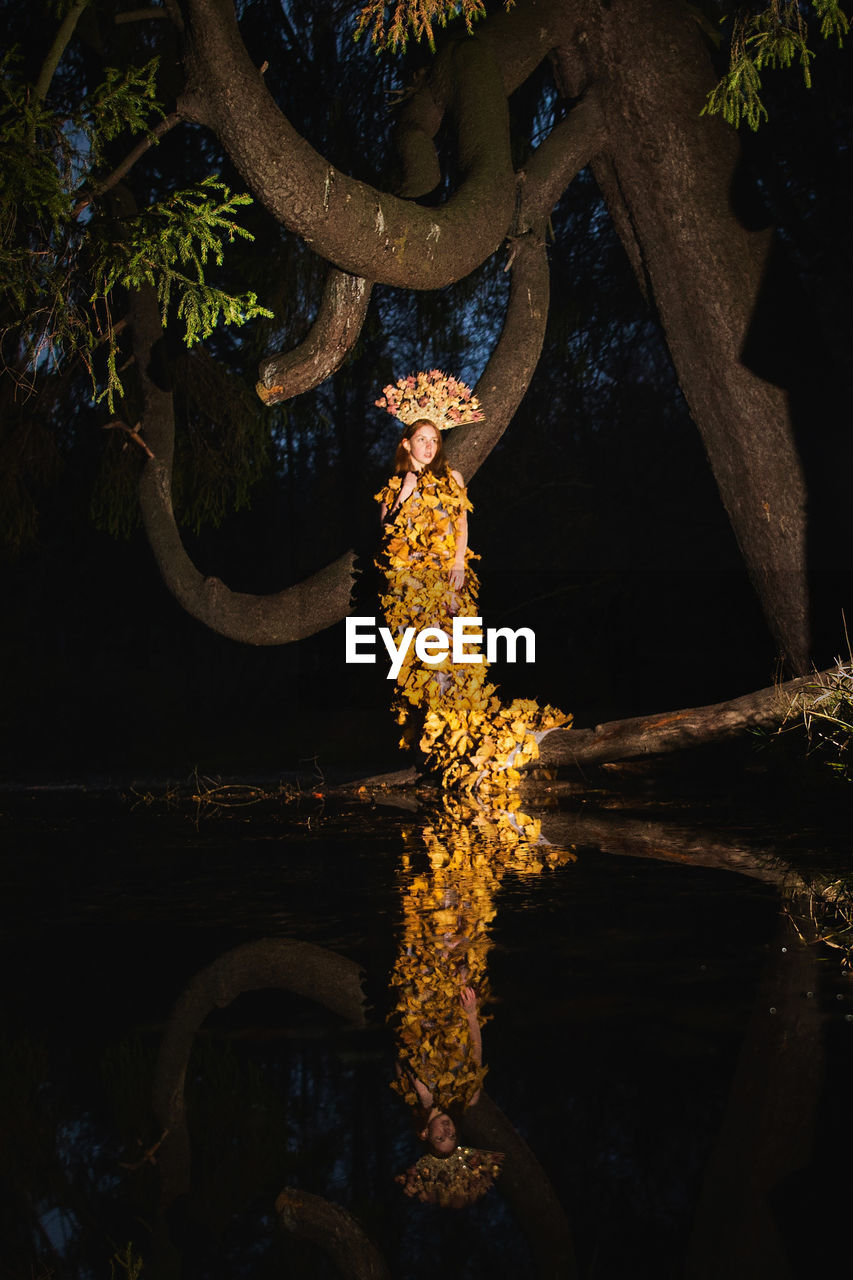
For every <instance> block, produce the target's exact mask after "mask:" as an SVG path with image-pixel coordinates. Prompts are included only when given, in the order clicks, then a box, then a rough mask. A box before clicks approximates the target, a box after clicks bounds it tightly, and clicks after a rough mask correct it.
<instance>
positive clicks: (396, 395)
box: [376, 369, 486, 431]
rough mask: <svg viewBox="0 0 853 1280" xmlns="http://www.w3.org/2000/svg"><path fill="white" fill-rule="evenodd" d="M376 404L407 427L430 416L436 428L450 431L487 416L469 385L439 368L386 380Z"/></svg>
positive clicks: (479, 420)
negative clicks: (387, 381) (391, 380)
mask: <svg viewBox="0 0 853 1280" xmlns="http://www.w3.org/2000/svg"><path fill="white" fill-rule="evenodd" d="M376 404H377V406H378V407H379V408H380V409H385V410H386V411H387V412H388V413H390V414H392V415H393V417H395V418H399V420H400V422H403V423H405V425H406V426H407V427H409V426H411V425H412V423H413V422H417V421H418V419H419V418H429V420H430V422H434V423H435V425H436V426H437V427H438V429H439V431H449V430H450V428H451V427H458V426H460V425H461V424H462V423H465V422H482V421H483V418H484V417H485V416H486V415H485V414H484V413H483V412H482V411H481V409H480V402H479V400H478V399H477V397H476V396H474V395H472V394H471V389H470V388H469V387H466V385H465V383H464V382H460V381H459V379H458V378H453V377H450V376H449V375H448V374H446V373H442V372H441V370H440V369H430V370H429V371H428V372H427V373H417V374H410V375H409V377H408V378H400V379H399V380H398V381H397V382H389V383H388V386H387V387H383V388H382V396H381V398H380V399H379V400H377V401H376Z"/></svg>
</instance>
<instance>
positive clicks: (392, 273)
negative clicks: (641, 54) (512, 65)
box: [182, 0, 515, 289]
mask: <svg viewBox="0 0 853 1280" xmlns="http://www.w3.org/2000/svg"><path fill="white" fill-rule="evenodd" d="M187 10H188V13H189V15H190V21H191V41H190V49H189V54H188V60H187V69H188V85H187V90H186V94H185V96H184V97H183V98H182V105H184V106H185V109H186V110H187V112H188V114H189V115H190V116H191V118H193V119H194V120H196V121H197V122H198V123H200V124H204V125H206V126H208V127H209V128H211V129H213V130H214V132H215V133H216V134H217V135H218V137H219V138H220V139H221V141H222V143H223V145H224V146H225V148H226V149H227V151H228V153H229V155H230V157H231V159H232V160H233V162H234V163H235V165H236V166H237V168H238V169H239V171H240V172H241V174H242V175H243V178H244V179H245V181H246V183H247V184H248V186H249V187H250V189H251V190H252V191H253V192H254V193H255V195H256V196H257V198H258V199H259V200H260V201H261V203H262V204H263V205H264V206H265V207H266V208H267V209H268V210H269V211H270V212H271V213H272V214H273V216H274V217H275V218H277V219H278V221H279V222H281V223H282V224H283V225H284V226H286V227H288V228H289V229H290V230H291V231H295V232H296V233H297V234H299V235H301V236H302V237H303V238H304V239H305V241H306V243H308V244H309V245H311V247H312V249H313V250H314V251H315V252H316V253H318V254H320V255H321V256H322V257H324V258H326V259H328V261H329V262H331V263H333V264H334V265H336V266H338V267H340V268H341V269H342V270H343V271H347V272H349V273H351V274H352V275H360V276H365V277H366V278H367V279H370V280H374V281H376V282H378V283H383V284H391V285H399V286H404V287H406V288H410V289H438V288H441V287H443V286H444V285H447V284H450V283H452V282H453V281H454V280H458V279H460V278H461V277H462V276H464V275H467V274H468V273H469V272H470V271H472V270H474V268H475V267H477V266H479V265H480V263H481V262H483V261H484V260H485V259H486V258H487V257H489V255H490V254H492V253H494V251H495V249H496V248H497V247H498V245H499V244H500V242H501V240H502V239H503V237H504V235H505V233H506V230H507V228H508V226H509V225H510V222H511V219H512V216H513V211H514V206H515V183H514V176H513V170H512V163H511V158H510V148H509V117H508V111H507V104H506V97H505V94H504V88H503V81H502V77H501V73H500V71H499V69H498V67H497V66H496V65H495V62H494V59H493V58H492V56H491V54H490V52H489V50H488V49H487V48H486V46H484V45H482V44H480V43H479V42H478V41H476V40H466V41H463V42H461V43H460V44H458V45H455V46H452V47H451V49H450V51H449V54H448V60H449V73H450V74H451V75H452V83H453V91H452V97H451V104H452V110H453V112H454V115H455V117H456V120H457V127H458V141H459V153H460V158H461V161H462V165H463V168H464V169H465V171H466V176H465V179H464V181H463V184H462V186H461V187H460V189H459V190H458V191H457V192H456V193H455V194H454V195H453V196H451V198H450V199H449V200H448V201H447V203H446V204H445V205H444V206H443V207H442V208H441V209H424V208H421V207H420V206H419V205H413V204H410V203H408V202H407V201H405V200H401V199H399V198H398V197H396V196H391V195H388V194H386V193H383V192H380V191H377V190H376V189H375V188H373V187H370V186H368V185H367V184H366V183H363V182H357V181H355V180H354V179H352V178H349V177H347V176H346V174H343V173H341V172H340V170H338V169H336V168H335V167H334V166H333V165H330V164H329V163H328V161H327V160H325V159H324V158H323V156H321V155H319V154H318V153H317V152H316V151H315V150H314V149H313V147H311V146H310V145H309V144H308V143H307V142H306V141H305V139H304V138H302V137H301V136H300V135H299V134H298V133H297V131H296V130H295V129H294V128H293V126H292V125H291V124H290V122H289V121H288V119H287V118H286V116H285V115H284V114H283V113H282V112H281V111H280V110H279V108H278V106H277V105H276V103H275V102H274V100H273V98H272V97H271V95H270V94H269V92H268V90H267V88H266V85H265V83H264V81H263V78H262V77H261V76H260V75H259V73H258V71H257V68H256V67H254V66H253V64H252V62H251V60H250V58H249V56H248V53H247V51H246V48H245V46H244V44H243V41H242V39H241V36H240V32H239V29H238V27H237V21H236V18H235V14H234V7H233V4H232V0H188V4H187Z"/></svg>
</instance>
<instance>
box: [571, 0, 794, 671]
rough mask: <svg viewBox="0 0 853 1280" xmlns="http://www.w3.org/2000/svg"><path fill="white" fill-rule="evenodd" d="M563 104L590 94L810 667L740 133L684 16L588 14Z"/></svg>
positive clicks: (769, 590)
mask: <svg viewBox="0 0 853 1280" xmlns="http://www.w3.org/2000/svg"><path fill="white" fill-rule="evenodd" d="M559 66H560V70H561V73H562V77H563V81H564V85H565V88H566V91H567V92H569V93H570V94H572V95H575V94H577V93H578V92H579V91H580V90H581V89H582V88H583V87H584V86H585V85H586V84H588V83H590V82H592V83H594V84H595V86H596V89H597V91H598V93H599V95H600V101H601V103H602V108H603V111H604V116H605V122H606V129H607V143H606V147H605V149H604V151H605V154H604V155H603V156H602V157H601V158H600V160H599V161H598V162H597V163H596V164H595V165H594V172H595V173H596V176H597V178H598V180H599V183H600V185H601V189H602V193H603V195H604V198H605V200H606V201H607V203H608V206H609V208H610V210H611V213H612V215H613V217H614V221H615V224H616V227H617V229H618V231H619V234H620V235H621V237H622V239H623V241H624V242H625V245H626V248H627V250H628V252H629V255H630V257H631V259H632V262H633V263H634V266H635V270H637V271H638V274H639V277H640V280H641V284H643V285H644V286H647V288H648V293H649V294H650V296H651V298H652V300H653V301H654V304H655V306H656V307H657V310H658V313H659V315H660V318H661V323H662V324H663V328H664V332H665V333H666V338H667V342H668V343H669V348H670V351H671V352H672V357H673V361H674V363H675V368H676V371H677V373H678V378H679V381H680V383H681V386H682V389H683V390H684V394H685V396H686V398H687V403H688V405H689V406H690V411H691V413H692V415H693V418H694V421H695V422H696V424H697V426H698V427H699V430H700V432H701V433H702V439H703V441H704V443H705V448H706V450H707V453H708V458H709V460H710V463H711V466H712V468H713V471H714V475H715V477H716V479H717V484H718V486H719V489H720V495H721V497H722V500H723V503H724V504H725V507H726V511H727V512H728V515H729V519H730V520H731V523H732V528H733V530H734V533H735V536H736V538H737V540H738V544H739V546H740V548H741V552H742V554H743V557H744V560H745V561H746V564H747V568H748V571H749V574H750V577H751V579H752V583H753V585H754V587H755V589H756V592H757V593H758V596H759V598H760V600H761V603H762V606H763V608H764V612H765V616H766V617H767V620H768V622H769V624H770V627H771V629H772V631H773V634H774V636H775V638H776V641H777V643H778V645H779V648H780V651H781V653H782V655H783V656H784V658H785V659H786V661H787V663H788V664H789V666H790V668H792V670H793V671H794V672H797V673H802V672H803V671H805V670H806V666H807V659H808V652H809V625H808V591H807V583H806V515H805V507H806V493H805V484H804V480H803V473H802V467H801V463H800V458H799V455H798V452H797V448H796V445H795V443H794V437H793V432H792V428H791V423H790V417H789V412H788V404H787V397H786V395H785V394H784V393H783V392H782V391H781V390H780V389H779V388H778V387H775V386H773V385H771V384H770V383H768V382H765V381H764V380H763V379H762V378H760V377H758V376H756V374H755V373H753V372H752V371H751V370H750V369H749V368H748V367H747V366H746V365H745V363H744V359H743V351H744V346H745V344H746V342H747V338H748V337H749V336H750V330H751V326H752V324H753V321H754V318H755V313H756V308H757V305H758V302H759V298H760V294H761V289H762V280H763V273H764V270H765V265H766V260H767V253H768V249H769V244H770V241H769V233H763V232H762V233H755V232H752V231H748V230H746V228H745V227H744V225H743V223H742V222H741V220H740V219H739V217H738V215H737V211H736V210H735V208H734V205H733V187H734V183H735V178H736V169H737V165H738V160H739V149H738V144H737V139H736V136H735V134H734V132H733V131H732V130H731V129H729V128H728V126H726V125H724V124H723V123H722V122H721V121H720V120H716V119H715V120H712V119H709V118H707V117H700V114H699V113H700V111H701V109H702V106H703V103H704V101H705V97H706V95H707V93H708V92H709V90H710V89H711V88H712V87H713V83H714V77H713V73H712V71H711V67H710V61H709V58H708V56H707V53H706V50H705V48H704V46H703V41H702V36H701V34H700V30H699V27H698V25H697V23H696V22H695V20H694V19H693V17H692V16H691V14H690V13H689V11H688V8H687V6H685V5H683V4H681V3H677V2H676V0H632V3H631V4H609V3H604V2H603V0H602V2H601V3H599V4H597V5H594V6H590V9H589V22H588V28H587V30H586V31H585V32H583V33H582V35H581V36H580V37H578V39H577V42H576V44H574V45H573V46H572V47H571V48H569V49H562V50H561V51H560V59H559Z"/></svg>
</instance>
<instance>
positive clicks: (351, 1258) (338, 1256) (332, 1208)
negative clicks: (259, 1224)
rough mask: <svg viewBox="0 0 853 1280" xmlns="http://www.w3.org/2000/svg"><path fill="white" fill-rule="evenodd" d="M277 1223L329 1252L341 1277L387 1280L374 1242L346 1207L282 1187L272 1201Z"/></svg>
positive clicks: (388, 1278) (357, 1279) (386, 1274)
mask: <svg viewBox="0 0 853 1280" xmlns="http://www.w3.org/2000/svg"><path fill="white" fill-rule="evenodd" d="M275 1212H276V1217H277V1219H278V1223H279V1226H280V1227H281V1228H282V1229H283V1230H284V1231H286V1232H288V1234H289V1235H293V1236H298V1237H299V1238H300V1239H303V1240H310V1241H311V1243H312V1244H315V1245H317V1246H318V1247H319V1248H320V1249H322V1250H323V1252H324V1253H326V1254H328V1256H329V1257H330V1258H331V1260H332V1262H333V1263H334V1264H335V1266H336V1267H337V1270H338V1273H339V1274H340V1275H341V1276H343V1277H344V1280H390V1273H389V1271H388V1268H387V1266H386V1265H385V1261H384V1259H383V1258H382V1256H381V1254H380V1253H379V1252H378V1250H377V1249H376V1246H375V1245H374V1244H372V1242H371V1241H370V1240H369V1239H368V1237H367V1236H366V1235H365V1233H364V1231H363V1230H362V1228H361V1227H360V1226H359V1224H358V1223H357V1222H356V1220H355V1218H353V1217H352V1216H351V1214H349V1213H347V1211H346V1209H342V1208H341V1206H340V1205H337V1204H332V1203H331V1202H330V1201H329V1200H324V1199H323V1198H322V1196H314V1195H311V1194H310V1193H309V1192H307V1191H297V1190H295V1189H294V1188H293V1187H285V1189H284V1190H283V1191H282V1193H281V1195H280V1196H279V1197H278V1199H277V1200H276V1202H275Z"/></svg>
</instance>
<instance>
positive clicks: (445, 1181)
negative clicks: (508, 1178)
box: [395, 1147, 504, 1209]
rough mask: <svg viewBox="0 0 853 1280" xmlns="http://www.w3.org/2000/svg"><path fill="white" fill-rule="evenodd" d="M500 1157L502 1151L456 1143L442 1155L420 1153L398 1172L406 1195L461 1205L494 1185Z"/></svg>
mask: <svg viewBox="0 0 853 1280" xmlns="http://www.w3.org/2000/svg"><path fill="white" fill-rule="evenodd" d="M503 1161H504V1153H503V1152H502V1151H480V1150H478V1149H477V1148H476V1147H457V1148H456V1150H455V1151H453V1152H452V1153H451V1154H450V1155H449V1156H448V1157H447V1158H446V1159H442V1158H441V1157H440V1156H434V1155H425V1156H421V1158H420V1160H418V1162H417V1164H413V1165H412V1166H411V1168H409V1169H407V1170H406V1172H405V1173H401V1174H398V1176H397V1178H396V1179H395V1181H396V1182H399V1183H400V1185H401V1186H402V1188H403V1190H404V1191H405V1193H406V1195H407V1196H412V1197H413V1198H414V1199H417V1200H422V1201H423V1203H424V1204H438V1205H441V1207H442V1208H443V1209H462V1208H464V1207H465V1205H468V1204H473V1203H474V1201H475V1200H479V1198H480V1196H483V1195H485V1194H486V1192H487V1191H488V1190H489V1187H491V1186H494V1183H495V1180H496V1178H497V1177H498V1175H499V1174H500V1171H501V1165H502V1164H503Z"/></svg>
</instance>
